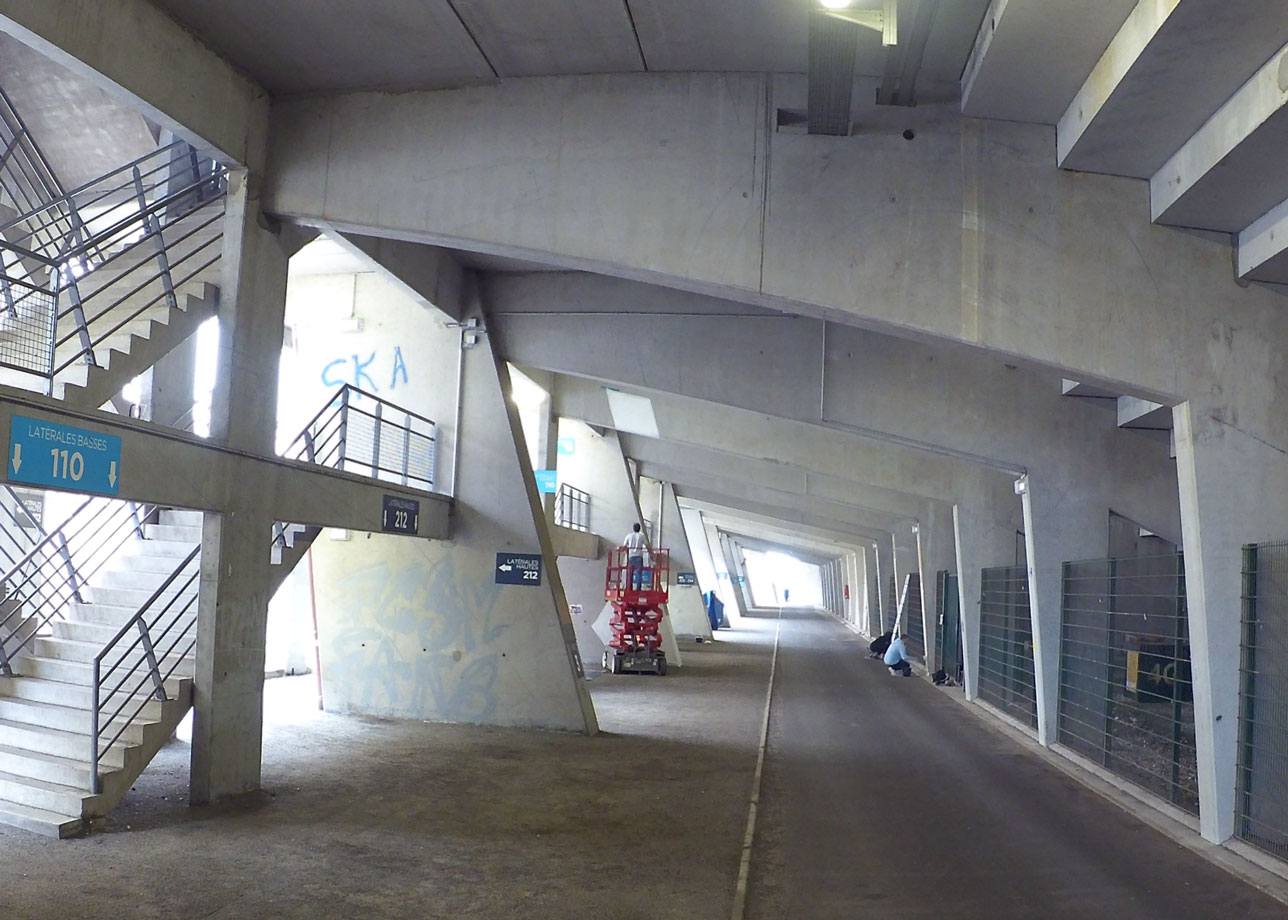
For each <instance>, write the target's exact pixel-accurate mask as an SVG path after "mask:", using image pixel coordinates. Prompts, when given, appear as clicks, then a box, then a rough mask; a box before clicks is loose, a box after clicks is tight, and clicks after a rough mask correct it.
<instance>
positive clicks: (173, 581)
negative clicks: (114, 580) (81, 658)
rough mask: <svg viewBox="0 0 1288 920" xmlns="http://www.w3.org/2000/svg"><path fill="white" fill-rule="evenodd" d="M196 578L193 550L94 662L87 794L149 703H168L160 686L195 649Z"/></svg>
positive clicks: (98, 783)
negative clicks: (108, 757) (115, 748)
mask: <svg viewBox="0 0 1288 920" xmlns="http://www.w3.org/2000/svg"><path fill="white" fill-rule="evenodd" d="M200 575H201V546H200V545H198V546H196V547H195V548H194V549H193V550H192V552H190V553H189V554H188V555H187V556H186V557H185V558H184V559H183V561H182V562H180V563H179V565H178V567H177V568H175V570H174V571H173V572H171V573H170V574H169V575H168V576H167V577H166V579H165V580H164V581H163V582H161V584H160V586H159V587H158V588H157V589H156V590H155V591H153V592H152V596H151V597H149V598H148V599H147V600H146V601H144V603H143V606H142V607H140V608H139V610H138V612H137V613H135V614H134V616H133V617H131V618H130V619H129V621H127V622H126V623H125V624H124V625H122V626H121V628H120V629H118V630H117V631H116V634H115V635H114V636H113V637H112V638H111V639H109V640H108V642H107V644H106V645H104V646H103V648H102V650H101V651H100V652H99V653H98V654H97V655H95V656H94V662H93V680H92V681H91V684H90V735H89V741H90V752H89V753H90V785H91V789H90V791H91V792H94V793H97V792H99V791H101V781H100V779H99V774H98V768H99V764H100V763H101V762H102V761H103V760H104V758H105V757H106V756H107V755H108V754H109V753H110V752H111V751H112V749H113V748H114V747H115V746H116V744H117V743H118V742H119V741H120V740H121V739H122V738H123V737H125V735H126V733H127V732H128V731H129V729H130V726H132V725H134V723H135V722H136V721H137V720H138V719H139V717H140V716H141V715H143V713H144V711H145V710H146V709H147V708H148V706H149V705H150V704H151V703H152V702H153V701H156V702H159V703H164V702H165V701H166V700H168V699H169V695H168V693H167V691H166V685H165V682H166V681H167V680H169V679H170V678H171V677H172V676H173V675H174V673H175V671H176V670H178V668H179V666H180V665H181V664H183V663H184V662H185V661H187V660H189V656H190V655H191V653H192V652H193V650H194V649H195V648H196V645H197V598H198V592H197V590H196V587H195V586H196V583H197V579H198V578H199V577H200ZM127 640H128V642H127Z"/></svg>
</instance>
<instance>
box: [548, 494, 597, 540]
mask: <svg viewBox="0 0 1288 920" xmlns="http://www.w3.org/2000/svg"><path fill="white" fill-rule="evenodd" d="M555 523H556V524H558V525H559V526H560V527H567V528H570V529H572V530H580V531H582V532H583V533H589V532H590V493H589V492H584V491H582V490H581V489H577V488H574V487H573V486H570V485H568V483H566V482H561V483H560V484H559V492H558V494H557V495H556V496H555Z"/></svg>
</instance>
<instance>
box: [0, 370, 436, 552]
mask: <svg viewBox="0 0 1288 920" xmlns="http://www.w3.org/2000/svg"><path fill="white" fill-rule="evenodd" d="M15 414H18V415H23V416H26V417H29V418H34V419H37V420H39V421H49V422H55V423H57V424H61V425H73V426H75V427H79V428H85V429H87V430H90V431H95V432H98V433H100V434H109V435H114V436H116V437H119V438H121V465H120V483H119V487H118V492H117V493H116V496H115V497H116V498H119V499H121V500H125V501H138V502H148V503H154V504H161V505H169V506H174V507H177V508H191V509H194V510H201V511H220V510H222V509H223V507H224V505H225V503H226V501H227V496H228V495H229V494H231V493H232V492H233V491H235V490H236V489H238V488H240V484H242V483H245V482H250V481H255V482H265V483H268V484H269V486H270V487H269V488H268V489H267V498H266V501H267V503H268V506H267V509H266V510H267V512H268V514H269V516H271V517H272V519H273V520H277V521H289V522H292V523H297V524H315V525H318V526H323V527H341V528H344V529H347V530H358V531H379V530H380V526H381V518H382V513H383V512H382V496H383V495H386V494H389V495H395V496H398V497H401V498H410V499H415V500H417V501H419V502H420V503H421V515H420V536H422V537H428V538H432V539H447V538H448V537H449V535H450V533H449V520H450V515H451V509H452V499H451V497H449V496H447V495H440V494H438V493H431V492H422V491H419V490H416V489H409V488H407V487H405V486H400V485H396V484H393V483H387V482H376V481H374V480H372V479H369V478H366V477H363V476H357V475H355V474H353V473H342V472H339V471H337V470H330V469H326V468H324V467H318V466H312V465H310V464H307V463H300V462H296V461H294V460H285V459H283V458H281V457H266V456H258V455H254V454H249V453H245V452H242V451H238V450H234V449H232V448H228V447H223V446H220V445H218V444H213V443H211V442H210V441H207V440H204V439H202V438H199V437H197V436H196V435H191V434H188V433H186V432H181V431H178V430H177V429H174V428H166V427H162V426H154V425H152V424H151V423H149V422H142V421H139V420H136V419H131V418H127V417H124V416H120V415H109V414H106V413H101V412H77V411H74V410H68V409H67V407H66V406H64V405H63V404H62V403H61V402H59V401H58V400H54V399H48V398H45V397H42V396H37V395H35V394H32V393H28V392H26V391H22V390H10V389H8V388H3V389H0V432H2V433H0V442H3V444H4V447H5V450H6V456H11V454H9V453H8V451H9V431H10V422H11V421H12V418H13V416H14V415H15ZM175 470H183V471H184V475H182V476H175V475H173V473H174V471H175ZM7 477H8V474H6V478H7ZM271 536H272V535H271V533H269V532H268V531H267V530H266V531H265V533H264V551H265V553H266V554H267V552H268V545H269V541H270V539H271Z"/></svg>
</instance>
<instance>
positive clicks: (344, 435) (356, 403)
mask: <svg viewBox="0 0 1288 920" xmlns="http://www.w3.org/2000/svg"><path fill="white" fill-rule="evenodd" d="M436 435H437V426H436V425H435V424H434V423H433V422H432V421H430V420H429V419H427V418H425V417H424V416H423V415H417V414H416V413H415V412H410V411H408V410H407V409H403V408H401V407H400V406H396V405H394V404H393V403H391V402H387V401H385V400H383V399H381V398H380V397H378V396H376V395H374V394H372V393H368V392H366V391H364V390H360V389H358V388H357V387H355V386H352V385H350V384H345V385H344V386H343V387H341V388H340V390H339V392H337V393H336V394H335V396H334V397H332V399H331V400H330V401H329V402H327V404H326V405H325V406H323V407H322V410H321V411H320V412H318V414H317V415H315V416H314V417H313V419H312V421H310V422H309V423H308V424H307V425H305V426H304V430H303V431H301V432H300V433H299V435H297V436H296V438H295V440H293V441H291V443H290V444H289V445H288V446H287V448H286V450H285V451H283V452H282V455H283V456H284V457H287V458H288V459H291V460H303V461H305V462H307V463H316V464H318V465H319V466H326V467H330V468H331V469H336V470H341V471H343V472H349V473H357V474H359V475H363V476H370V477H371V478H373V479H380V480H384V481H385V482H397V483H400V484H401V485H404V486H412V487H414V488H418V489H425V490H426V491H430V490H432V489H433V488H434V456H435V438H436Z"/></svg>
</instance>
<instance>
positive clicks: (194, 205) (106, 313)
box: [0, 106, 227, 392]
mask: <svg viewBox="0 0 1288 920" xmlns="http://www.w3.org/2000/svg"><path fill="white" fill-rule="evenodd" d="M2 114H3V106H0V115H2ZM2 120H3V119H2V118H0V121H2ZM2 138H3V130H2V129H0V139H2ZM0 178H2V171H0ZM226 197H227V170H226V169H225V168H224V167H222V166H220V165H218V164H216V163H214V161H212V160H209V159H207V158H203V157H202V156H200V154H198V153H197V151H196V150H195V149H194V148H192V147H191V146H190V145H189V144H187V143H184V142H182V141H178V142H175V143H173V144H168V145H165V146H163V147H160V148H158V149H157V150H155V151H153V152H152V153H149V154H147V155H145V156H143V157H140V158H138V159H136V160H133V161H131V162H130V163H127V164H125V165H124V166H121V167H119V168H118V169H116V170H113V171H112V172H110V173H107V174H106V175H104V176H101V177H99V178H98V179H95V180H93V181H91V182H89V183H86V184H85V185H82V186H80V187H79V188H77V189H74V190H72V191H70V192H67V193H65V194H61V195H59V197H57V198H55V199H54V200H51V201H46V202H42V203H40V204H38V205H36V206H34V207H32V208H30V209H28V210H25V211H24V212H23V213H21V214H19V215H17V216H15V217H12V218H10V219H9V220H7V221H3V222H0V255H2V256H3V264H0V295H3V303H0V320H2V322H0V367H8V368H12V369H14V370H18V371H22V372H26V373H29V374H33V375H35V376H36V377H38V378H44V380H45V381H46V392H50V391H52V386H53V380H54V378H55V377H57V376H58V375H59V374H61V373H63V372H64V371H67V370H68V369H69V368H71V367H72V366H73V365H75V364H87V365H90V366H94V367H101V366H104V360H105V357H106V356H105V352H106V351H107V350H108V349H109V348H111V347H113V346H114V345H120V344H121V343H122V341H123V340H128V338H129V336H130V335H131V334H144V333H145V332H146V329H147V326H148V323H149V321H151V320H160V319H163V318H165V317H166V316H168V314H169V311H170V310H172V309H174V308H176V307H179V306H180V300H179V293H180V291H181V290H182V289H183V288H184V287H185V285H191V284H195V283H199V282H201V281H202V279H204V278H207V277H210V275H211V273H212V271H213V270H215V268H216V266H217V265H218V263H219V262H220V259H221V256H222V250H223V219H224V202H225V199H226Z"/></svg>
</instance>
